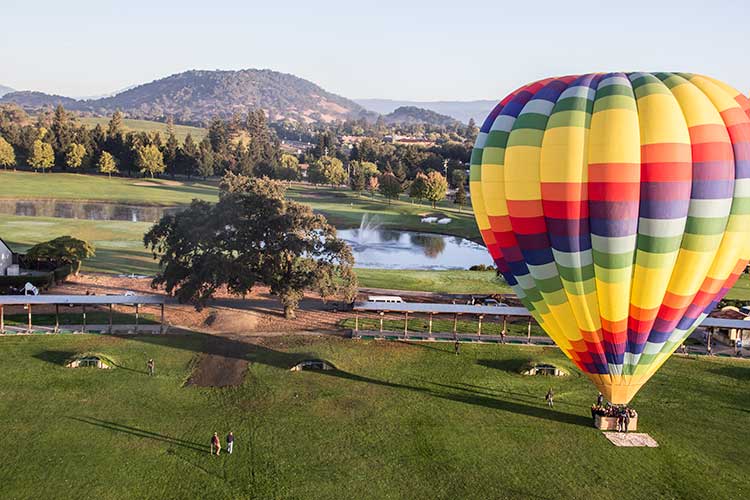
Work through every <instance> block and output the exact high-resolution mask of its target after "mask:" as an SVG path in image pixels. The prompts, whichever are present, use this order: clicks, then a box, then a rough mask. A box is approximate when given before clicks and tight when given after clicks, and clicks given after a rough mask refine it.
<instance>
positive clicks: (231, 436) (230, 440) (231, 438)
mask: <svg viewBox="0 0 750 500" xmlns="http://www.w3.org/2000/svg"><path fill="white" fill-rule="evenodd" d="M233 449H234V434H232V431H229V434H227V453H229V454H230V455H231V454H232V450H233Z"/></svg>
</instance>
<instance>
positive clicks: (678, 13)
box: [0, 0, 750, 100]
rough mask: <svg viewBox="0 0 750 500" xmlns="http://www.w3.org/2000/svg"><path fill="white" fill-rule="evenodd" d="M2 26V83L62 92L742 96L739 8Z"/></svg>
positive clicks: (80, 11)
mask: <svg viewBox="0 0 750 500" xmlns="http://www.w3.org/2000/svg"><path fill="white" fill-rule="evenodd" d="M0 19H2V29H1V30H0V84H3V85H8V86H11V87H13V88H16V89H28V90H40V91H44V92H50V93H58V94H63V95H72V96H87V95H96V94H102V93H107V92H112V91H114V90H118V89H121V88H123V87H126V86H129V85H133V84H136V83H145V82H149V81H152V80H155V79H158V78H161V77H164V76H167V75H170V74H173V73H178V72H181V71H184V70H188V69H242V68H269V69H273V70H277V71H283V72H288V73H293V74H295V75H298V76H300V77H303V78H307V79H309V80H312V81H313V82H315V83H317V84H319V85H321V86H322V87H323V88H325V89H326V90H329V91H331V92H335V93H338V94H341V95H343V96H345V97H350V98H358V97H382V98H392V99H415V100H435V99H451V100H468V99H481V98H487V99H497V98H501V97H503V96H504V95H505V94H506V93H507V92H508V91H510V90H512V89H513V88H515V87H517V86H519V85H521V84H523V83H526V82H528V81H531V80H534V79H538V78H542V77H545V76H552V75H559V74H572V73H584V72H592V71H607V70H625V71H627V70H646V71H649V70H651V71H688V72H696V73H705V74H709V75H711V76H714V77H716V78H719V79H722V80H725V81H726V82H728V83H730V84H731V85H734V86H735V87H737V88H739V89H740V90H743V91H745V92H747V91H748V90H750V63H748V45H750V36H749V35H748V29H749V28H748V26H750V2H747V1H746V0H744V1H743V0H711V1H705V0H701V1H696V0H681V1H677V0H674V1H673V0H667V1H661V0H650V1H640V0H629V1H609V0H600V1H596V2H587V1H573V0H558V1H548V0H532V1H518V0H516V1H514V2H503V1H494V2H489V1H475V2H472V1H460V0H453V1H450V2H443V1H441V0H432V1H429V2H423V1H407V0H401V1H390V0H386V1H382V0H381V1H377V0H370V1H369V2H360V1H356V0H349V1H326V0H310V1H296V0H286V1H281V0H279V1H273V0H266V1H263V2H255V1H251V0H248V1H236V2H230V1H225V0H210V1H205V0H203V1H193V0H181V1H179V2H174V1H163V0H149V1H144V0H127V1H122V0H119V1H117V2H108V1H106V0H34V1H30V0H22V1H20V0H0Z"/></svg>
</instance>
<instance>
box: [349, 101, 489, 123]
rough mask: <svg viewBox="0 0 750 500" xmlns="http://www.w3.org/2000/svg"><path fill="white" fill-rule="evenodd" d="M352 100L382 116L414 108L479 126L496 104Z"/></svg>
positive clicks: (486, 102) (483, 102)
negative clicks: (398, 109)
mask: <svg viewBox="0 0 750 500" xmlns="http://www.w3.org/2000/svg"><path fill="white" fill-rule="evenodd" d="M353 100H354V102H356V103H357V104H359V105H360V106H362V107H364V108H365V109H368V110H370V111H374V112H375V113H380V114H382V115H386V114H388V113H392V112H393V111H395V110H396V109H397V108H400V107H404V106H414V107H418V108H422V109H428V110H430V111H434V112H436V113H440V114H441V115H447V116H450V117H452V118H455V119H456V120H458V121H460V122H462V123H469V119H471V118H473V119H474V121H475V122H476V123H477V124H481V123H482V122H483V121H484V119H485V117H486V116H487V115H488V114H489V113H490V111H492V108H494V107H495V105H496V104H497V102H496V101H493V100H490V99H477V100H473V101H409V100H398V99H377V98H372V99H353Z"/></svg>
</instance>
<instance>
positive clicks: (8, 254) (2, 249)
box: [0, 238, 14, 276]
mask: <svg viewBox="0 0 750 500" xmlns="http://www.w3.org/2000/svg"><path fill="white" fill-rule="evenodd" d="M13 256H14V254H13V250H11V249H10V247H9V246H8V245H7V244H6V243H5V242H4V241H3V240H2V238H0V276H5V275H6V273H7V271H8V268H9V267H10V266H12V265H13V264H14V262H13Z"/></svg>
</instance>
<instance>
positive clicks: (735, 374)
mask: <svg viewBox="0 0 750 500" xmlns="http://www.w3.org/2000/svg"><path fill="white" fill-rule="evenodd" d="M709 371H710V372H711V373H715V374H716V375H723V376H724V377H729V378H733V379H735V380H742V381H745V382H750V366H718V367H716V368H711V369H710V370H709Z"/></svg>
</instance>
